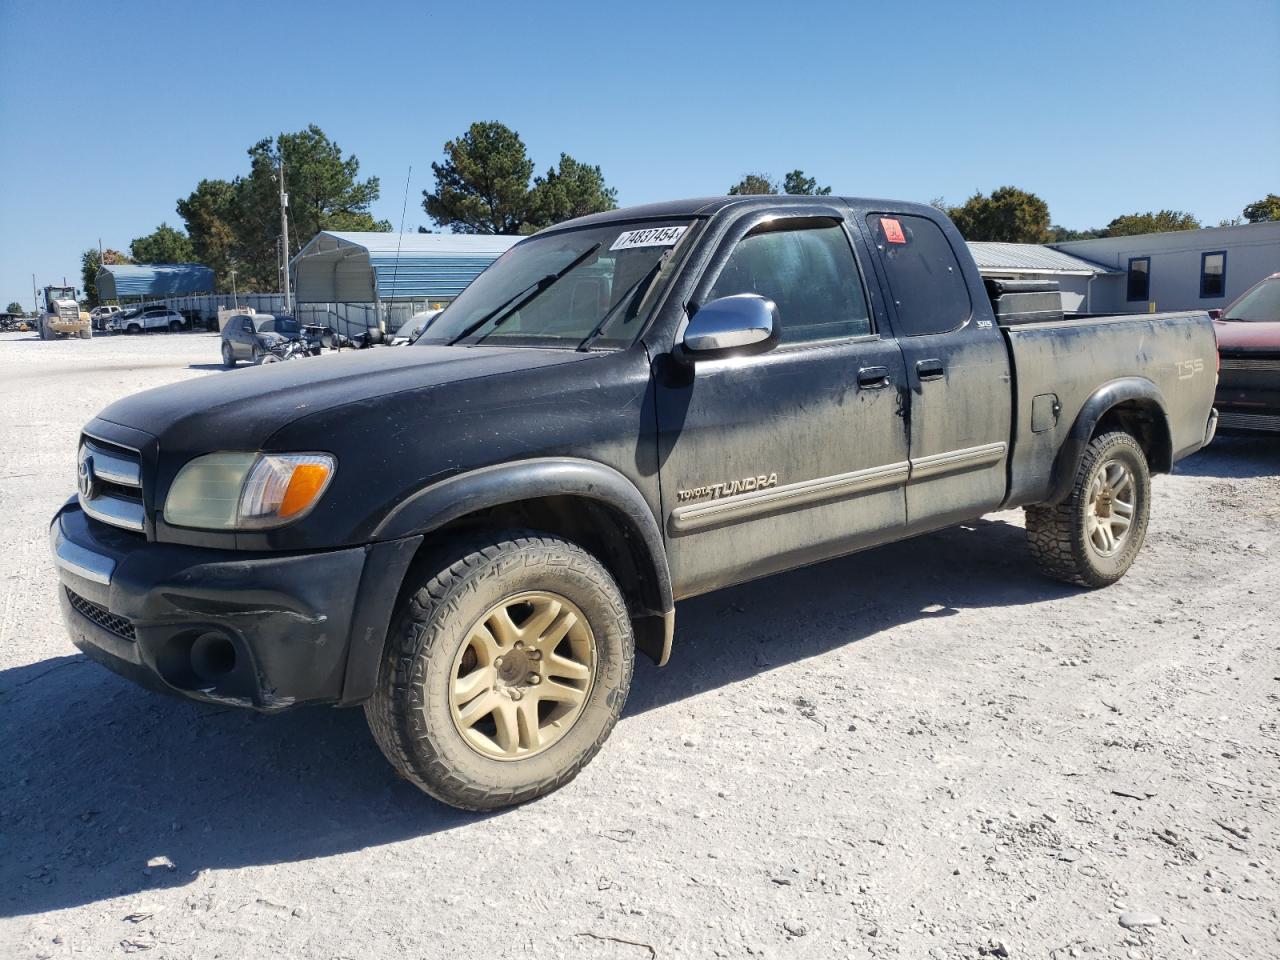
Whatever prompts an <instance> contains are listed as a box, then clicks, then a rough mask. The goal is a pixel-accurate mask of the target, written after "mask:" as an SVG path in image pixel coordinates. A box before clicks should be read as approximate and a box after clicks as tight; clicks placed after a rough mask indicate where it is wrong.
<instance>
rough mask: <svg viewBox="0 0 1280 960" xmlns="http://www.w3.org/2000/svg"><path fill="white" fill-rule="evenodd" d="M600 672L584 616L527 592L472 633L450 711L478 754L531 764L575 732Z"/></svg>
mask: <svg viewBox="0 0 1280 960" xmlns="http://www.w3.org/2000/svg"><path fill="white" fill-rule="evenodd" d="M595 674H596V641H595V635H594V634H593V633H592V632H591V626H590V624H588V623H587V618H586V617H585V616H583V614H582V611H581V610H579V609H578V608H577V607H576V606H574V605H573V603H571V602H570V601H569V600H568V599H566V598H565V597H562V596H559V595H558V594H554V593H543V592H540V591H539V592H528V593H519V594H516V595H515V596H513V597H509V598H507V599H506V600H503V601H501V602H499V603H496V604H494V605H493V606H492V607H490V608H489V609H488V611H486V612H485V614H484V615H483V616H481V617H480V618H479V619H478V620H476V622H475V623H474V624H472V626H471V628H470V630H468V631H467V636H466V639H465V640H463V642H462V646H461V647H460V648H459V650H458V654H457V656H455V657H454V658H453V670H452V671H451V673H450V675H449V712H450V714H451V715H452V716H453V723H454V726H455V727H457V729H458V733H460V734H461V735H462V739H463V740H465V741H466V742H467V745H468V746H470V747H471V749H473V750H475V751H476V752H477V753H479V754H481V755H482V756H485V757H489V758H490V759H493V760H523V759H525V758H526V757H532V756H535V755H536V754H539V753H541V752H542V751H544V750H546V749H548V748H549V747H551V746H552V745H553V744H554V743H556V741H558V740H559V739H560V738H561V737H563V736H564V735H565V734H566V733H568V732H569V730H570V728H571V727H572V726H573V725H574V723H575V722H576V721H577V719H578V717H579V716H580V715H581V713H582V709H583V707H584V706H586V703H587V698H588V697H589V696H590V695H591V685H592V683H593V682H594V680H595Z"/></svg>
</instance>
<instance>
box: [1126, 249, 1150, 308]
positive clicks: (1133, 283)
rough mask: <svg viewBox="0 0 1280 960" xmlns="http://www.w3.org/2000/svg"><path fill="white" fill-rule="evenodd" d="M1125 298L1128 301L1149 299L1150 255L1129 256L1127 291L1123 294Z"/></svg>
mask: <svg viewBox="0 0 1280 960" xmlns="http://www.w3.org/2000/svg"><path fill="white" fill-rule="evenodd" d="M1125 299H1126V300H1129V301H1134V300H1150V299H1151V258H1150V257H1130V258H1129V292H1128V293H1127V294H1126V295H1125Z"/></svg>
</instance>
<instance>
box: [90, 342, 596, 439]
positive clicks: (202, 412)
mask: <svg viewBox="0 0 1280 960" xmlns="http://www.w3.org/2000/svg"><path fill="white" fill-rule="evenodd" d="M590 356H591V354H588V353H578V352H576V351H572V350H540V349H531V348H503V347H443V346H440V347H436V346H432V347H426V346H423V347H396V348H391V347H375V348H373V349H370V350H350V351H343V352H341V353H331V354H326V355H325V356H322V357H311V358H306V359H302V360H290V361H288V362H285V363H271V364H265V365H263V366H259V367H246V368H243V369H239V370H230V371H226V372H224V373H219V374H213V375H210V376H205V377H200V378H198V379H195V380H186V381H183V382H180V383H174V384H169V385H168V386H164V387H157V388H155V389H152V390H144V391H142V392H141V393H135V394H134V395H133V396H130V397H126V398H124V399H123V400H118V401H116V402H115V403H113V404H111V406H109V407H107V408H106V409H105V410H103V411H102V413H100V414H99V415H98V419H99V420H106V421H109V422H110V423H114V424H118V425H120V426H124V427H129V428H132V429H133V430H140V431H143V432H144V433H147V434H150V435H151V436H153V437H155V438H157V439H158V440H159V441H160V450H161V452H162V453H163V452H164V451H166V450H167V451H169V452H176V451H188V452H198V451H200V450H202V449H203V450H204V451H209V450H246V449H247V450H253V449H261V448H262V446H263V445H264V444H265V443H266V441H267V440H268V438H270V436H271V435H272V434H273V433H275V432H276V431H277V430H279V429H280V428H281V427H284V426H285V425H287V424H289V423H291V422H292V421H294V420H297V419H299V418H301V417H305V416H309V415H311V414H315V413H319V412H322V411H325V410H330V409H333V408H335V407H340V406H344V405H348V404H361V403H362V402H364V401H368V400H371V399H373V398H376V397H386V396H389V395H391V394H396V393H400V392H402V391H408V390H421V389H423V388H427V387H436V386H441V385H443V384H448V383H454V382H461V381H464V380H474V379H477V378H480V377H491V376H498V375H501V374H508V373H512V372H515V371H519V370H534V369H537V368H539V367H548V366H555V365H558V364H566V363H575V362H580V361H582V360H585V359H587V358H589V357H590ZM318 446H320V447H322V446H323V443H321V444H318Z"/></svg>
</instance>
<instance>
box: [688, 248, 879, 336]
mask: <svg viewBox="0 0 1280 960" xmlns="http://www.w3.org/2000/svg"><path fill="white" fill-rule="evenodd" d="M735 293H758V294H759V295H760V296H762V297H768V298H769V299H770V300H772V301H773V302H774V303H776V304H777V305H778V318H779V321H780V323H781V325H782V329H781V331H780V339H781V341H782V342H783V343H808V342H812V341H815V340H831V339H835V338H843V337H857V336H863V335H865V334H868V333H871V316H870V314H869V312H868V311H867V301H866V298H865V297H864V296H863V292H862V280H861V277H860V275H859V274H858V266H857V264H856V263H855V262H854V259H853V250H852V248H851V247H850V246H849V239H848V237H846V236H845V233H844V230H843V229H842V228H841V227H840V226H839V225H836V224H833V225H831V226H824V227H809V228H805V229H795V230H787V229H767V228H766V229H765V230H764V231H763V232H757V233H752V234H748V235H747V236H745V237H743V238H742V239H741V240H740V241H738V245H737V246H736V247H734V248H733V253H732V254H730V256H729V259H728V261H727V262H726V263H725V265H724V269H723V270H721V271H720V276H719V277H717V278H716V282H715V284H714V285H713V286H712V288H711V292H710V293H709V294H708V297H707V299H708V300H715V299H717V298H719V297H728V296H732V295H733V294H735Z"/></svg>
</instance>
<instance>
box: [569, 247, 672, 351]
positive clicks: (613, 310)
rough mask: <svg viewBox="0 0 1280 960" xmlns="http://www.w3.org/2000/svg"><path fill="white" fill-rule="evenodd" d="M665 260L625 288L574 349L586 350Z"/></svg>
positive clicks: (650, 279)
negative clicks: (616, 300)
mask: <svg viewBox="0 0 1280 960" xmlns="http://www.w3.org/2000/svg"><path fill="white" fill-rule="evenodd" d="M666 259H667V258H666V256H665V255H663V256H661V257H659V258H658V261H657V263H655V264H654V265H653V266H652V267H650V268H649V269H648V270H647V271H645V273H644V275H643V276H642V277H641V278H640V279H639V280H637V281H636V282H635V283H633V284H632V285H631V286H629V287H627V290H626V292H625V293H624V294H623V295H622V296H621V297H619V298H618V302H617V303H615V304H614V305H613V306H612V307H610V308H609V311H608V312H607V313H606V314H605V315H604V316H603V317H601V318H600V322H599V323H597V324H596V325H595V326H594V327H592V328H591V332H590V333H588V334H587V335H586V336H585V337H583V338H582V342H580V343H579V344H578V346H577V347H576V349H578V350H585V349H587V344H589V343H590V342H591V341H592V340H594V339H595V338H596V337H598V336H600V333H601V331H603V330H604V328H605V326H606V325H607V324H608V323H609V321H610V320H612V319H613V317H614V315H615V314H617V312H618V311H619V310H620V309H621V308H622V307H623V306H625V305H629V304H630V303H631V300H632V298H633V297H635V295H636V293H637V292H638V291H639V290H640V288H641V287H645V288H647V287H648V286H649V284H650V283H652V282H653V278H654V277H655V276H657V274H658V270H659V269H660V268H661V267H662V265H663V263H665V262H666Z"/></svg>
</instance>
